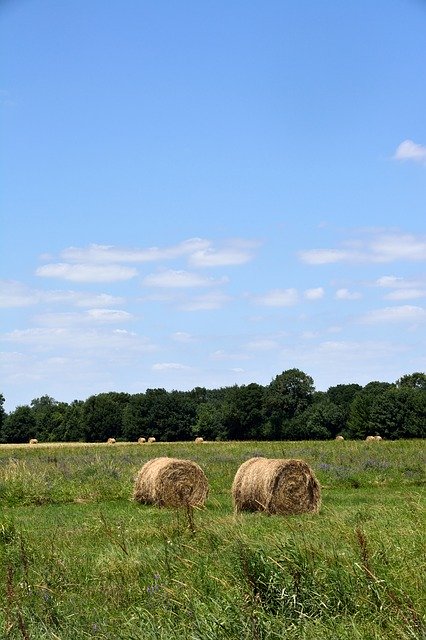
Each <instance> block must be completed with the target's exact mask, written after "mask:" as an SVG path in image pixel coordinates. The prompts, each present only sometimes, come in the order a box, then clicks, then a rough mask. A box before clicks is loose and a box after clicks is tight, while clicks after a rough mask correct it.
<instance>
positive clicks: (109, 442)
mask: <svg viewBox="0 0 426 640" xmlns="http://www.w3.org/2000/svg"><path fill="white" fill-rule="evenodd" d="M107 444H115V438H108V440H107Z"/></svg>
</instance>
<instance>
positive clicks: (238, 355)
mask: <svg viewBox="0 0 426 640" xmlns="http://www.w3.org/2000/svg"><path fill="white" fill-rule="evenodd" d="M248 358H249V356H248V355H247V353H242V352H239V351H234V352H233V351H225V350H224V349H217V351H214V352H213V353H212V354H210V359H211V360H219V361H221V360H248Z"/></svg>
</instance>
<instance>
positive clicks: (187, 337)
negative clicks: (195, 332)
mask: <svg viewBox="0 0 426 640" xmlns="http://www.w3.org/2000/svg"><path fill="white" fill-rule="evenodd" d="M172 340H174V341H175V342H181V343H182V344H189V343H190V342H194V341H195V338H194V337H193V336H191V334H190V333H186V331H175V333H173V334H172Z"/></svg>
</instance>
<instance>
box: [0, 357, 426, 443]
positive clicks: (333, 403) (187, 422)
mask: <svg viewBox="0 0 426 640" xmlns="http://www.w3.org/2000/svg"><path fill="white" fill-rule="evenodd" d="M3 403H4V397H3V396H2V395H1V394H0V442H3V443H18V442H28V441H29V439H30V438H36V439H38V440H40V441H44V442H74V441H80V442H105V441H106V440H107V438H109V437H114V438H116V439H120V440H123V441H135V440H137V439H138V437H140V436H144V437H146V436H154V437H155V438H156V439H157V440H161V441H163V442H175V441H185V440H192V439H193V438H194V436H196V435H199V436H202V437H204V438H206V439H208V440H327V439H331V438H335V436H336V435H337V434H341V435H343V436H345V437H347V438H352V439H357V438H360V439H364V438H365V437H366V436H367V435H374V434H377V435H380V436H382V437H385V438H386V439H390V440H396V439H398V438H422V437H424V436H426V432H425V424H426V374H424V373H419V372H416V373H412V374H409V375H405V376H402V377H401V378H400V379H399V380H397V381H396V382H395V383H394V384H390V383H389V382H377V381H376V382H369V383H368V384H367V385H365V387H361V386H360V385H358V384H338V385H336V386H334V387H330V388H329V389H328V390H327V391H326V392H322V391H316V390H315V387H314V382H313V379H312V378H311V377H310V376H308V375H307V374H306V373H303V371H300V370H299V369H288V370H287V371H283V372H282V373H281V374H279V375H277V376H276V377H275V378H274V379H273V380H272V382H271V383H270V384H269V385H267V386H262V385H259V384H256V383H252V384H249V385H242V386H238V385H234V386H232V387H225V388H221V389H211V390H208V389H205V388H204V387H196V388H195V389H193V390H192V391H170V392H168V391H166V390H165V389H147V390H146V392H145V393H136V394H129V393H118V392H109V393H100V394H98V395H94V396H90V397H89V398H87V399H86V400H85V401H83V400H75V401H74V402H72V403H71V404H67V403H65V402H57V401H56V400H54V399H53V398H50V397H49V396H42V397H41V398H35V399H34V400H32V402H31V406H28V405H23V406H20V407H17V408H16V409H15V411H12V412H11V413H9V414H8V415H7V414H6V413H5V411H4V410H3V407H2V405H3Z"/></svg>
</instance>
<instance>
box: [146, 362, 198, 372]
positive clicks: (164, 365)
mask: <svg viewBox="0 0 426 640" xmlns="http://www.w3.org/2000/svg"><path fill="white" fill-rule="evenodd" d="M152 369H153V371H182V370H188V369H190V367H188V366H186V365H184V364H179V363H178V362H157V363H156V364H153V365H152Z"/></svg>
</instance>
